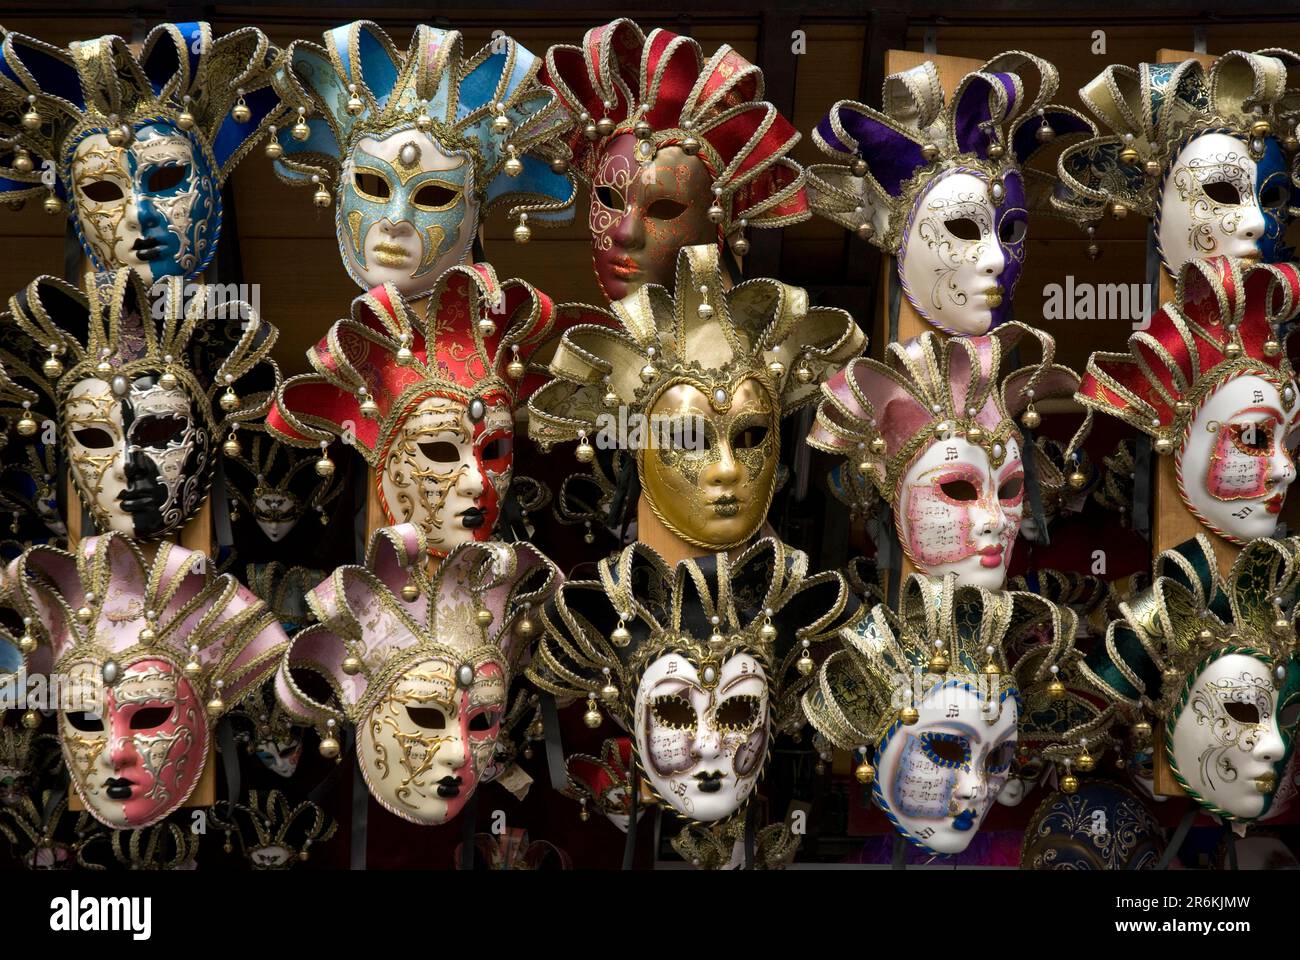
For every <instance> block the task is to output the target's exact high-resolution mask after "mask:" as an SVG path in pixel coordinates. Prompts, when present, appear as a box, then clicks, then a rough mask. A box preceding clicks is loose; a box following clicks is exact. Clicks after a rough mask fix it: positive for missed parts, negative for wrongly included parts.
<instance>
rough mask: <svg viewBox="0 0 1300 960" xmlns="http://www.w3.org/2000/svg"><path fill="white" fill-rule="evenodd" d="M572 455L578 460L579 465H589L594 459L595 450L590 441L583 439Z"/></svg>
mask: <svg viewBox="0 0 1300 960" xmlns="http://www.w3.org/2000/svg"><path fill="white" fill-rule="evenodd" d="M573 455H574V456H575V457H577V458H578V462H579V463H591V461H593V460H595V459H596V448H595V447H593V446H592V445H591V441H590V440H588V439H587V438H586V437H583V438H582V441H581V442H580V443H579V444H578V449H577V450H575V451H574V452H573Z"/></svg>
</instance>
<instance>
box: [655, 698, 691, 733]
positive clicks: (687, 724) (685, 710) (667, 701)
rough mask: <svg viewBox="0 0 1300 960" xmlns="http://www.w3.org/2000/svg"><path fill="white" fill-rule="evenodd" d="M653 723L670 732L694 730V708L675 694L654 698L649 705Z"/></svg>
mask: <svg viewBox="0 0 1300 960" xmlns="http://www.w3.org/2000/svg"><path fill="white" fill-rule="evenodd" d="M651 709H652V710H653V711H654V717H655V722H656V723H657V724H658V725H659V726H661V727H668V728H669V729H672V730H692V729H694V728H695V708H694V707H693V706H691V702H690V701H689V700H687V699H686V698H685V697H681V696H678V695H677V694H675V693H670V694H667V695H666V696H662V697H655V699H654V703H653V704H652V705H651Z"/></svg>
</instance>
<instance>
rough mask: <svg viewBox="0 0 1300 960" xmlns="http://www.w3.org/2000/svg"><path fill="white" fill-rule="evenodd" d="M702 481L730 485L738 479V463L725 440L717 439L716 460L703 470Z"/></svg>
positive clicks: (717, 484)
mask: <svg viewBox="0 0 1300 960" xmlns="http://www.w3.org/2000/svg"><path fill="white" fill-rule="evenodd" d="M703 478H704V482H705V483H706V484H708V485H710V486H719V487H730V486H733V485H734V484H736V483H737V482H738V481H739V480H740V464H739V462H737V460H736V455H735V453H734V452H733V451H732V449H731V444H730V443H727V442H726V441H725V440H719V441H718V460H717V462H716V463H714V464H711V465H710V466H709V467H708V469H706V470H705V472H704V475H703Z"/></svg>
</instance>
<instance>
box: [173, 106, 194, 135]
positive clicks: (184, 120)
mask: <svg viewBox="0 0 1300 960" xmlns="http://www.w3.org/2000/svg"><path fill="white" fill-rule="evenodd" d="M176 126H178V127H180V128H181V129H182V130H193V129H194V114H192V113H190V111H189V110H188V109H185V110H182V111H181V113H180V116H178V117H177V118H176Z"/></svg>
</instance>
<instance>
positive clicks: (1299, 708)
mask: <svg viewBox="0 0 1300 960" xmlns="http://www.w3.org/2000/svg"><path fill="white" fill-rule="evenodd" d="M1297 721H1300V700H1298V701H1292V702H1291V703H1288V704H1287V705H1286V706H1285V707H1283V708H1282V709H1281V711H1279V713H1278V715H1277V725H1278V726H1279V727H1281V728H1282V729H1283V730H1290V729H1291V728H1292V727H1294V726H1295V725H1296V722H1297Z"/></svg>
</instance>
